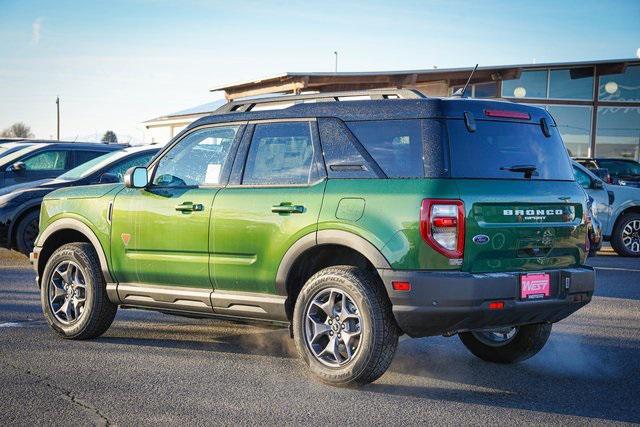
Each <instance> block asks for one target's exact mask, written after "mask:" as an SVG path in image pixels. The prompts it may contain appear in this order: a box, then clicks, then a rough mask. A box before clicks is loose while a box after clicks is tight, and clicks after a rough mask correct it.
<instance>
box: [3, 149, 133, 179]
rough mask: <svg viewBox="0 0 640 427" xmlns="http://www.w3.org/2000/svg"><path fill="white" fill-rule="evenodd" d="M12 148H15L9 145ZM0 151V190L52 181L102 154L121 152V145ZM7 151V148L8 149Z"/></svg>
mask: <svg viewBox="0 0 640 427" xmlns="http://www.w3.org/2000/svg"><path fill="white" fill-rule="evenodd" d="M12 144H15V145H12ZM1 147H2V148H5V149H8V150H11V151H10V152H8V153H5V154H4V155H3V154H2V149H1V148H0V188H3V187H8V186H11V185H14V184H22V183H25V182H30V181H37V180H40V179H45V178H55V177H57V176H60V175H62V174H63V173H65V172H67V171H69V170H71V169H73V168H75V167H76V166H80V165H81V164H83V163H85V162H88V161H89V160H91V159H95V158H96V157H98V156H101V155H103V154H105V153H108V152H111V151H116V150H122V149H123V148H125V147H126V146H125V145H121V144H97V143H88V142H38V141H36V142H17V143H10V144H3V145H2V146H1ZM7 147H10V148H7Z"/></svg>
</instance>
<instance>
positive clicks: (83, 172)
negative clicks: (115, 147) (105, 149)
mask: <svg viewBox="0 0 640 427" xmlns="http://www.w3.org/2000/svg"><path fill="white" fill-rule="evenodd" d="M126 154H127V153H123V152H122V151H112V152H110V153H107V154H103V155H102V156H99V157H96V158H95V159H93V160H89V161H88V162H86V163H83V164H81V165H80V166H78V167H77V168H73V169H71V170H70V171H69V172H67V173H64V174H62V175H60V176H59V177H58V179H62V180H64V181H75V180H76V179H80V178H84V177H85V176H89V175H91V174H92V173H94V172H95V171H97V170H99V169H101V168H103V167H104V166H106V165H108V164H109V163H111V162H112V161H114V160H117V159H119V158H120V157H123V155H126Z"/></svg>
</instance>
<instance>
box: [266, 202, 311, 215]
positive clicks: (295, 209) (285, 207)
mask: <svg viewBox="0 0 640 427" xmlns="http://www.w3.org/2000/svg"><path fill="white" fill-rule="evenodd" d="M271 212H274V213H279V214H285V213H303V212H304V206H300V205H292V204H291V203H280V204H279V205H276V206H271Z"/></svg>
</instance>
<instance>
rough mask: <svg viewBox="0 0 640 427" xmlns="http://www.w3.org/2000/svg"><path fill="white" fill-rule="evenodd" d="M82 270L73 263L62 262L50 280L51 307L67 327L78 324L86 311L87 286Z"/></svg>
mask: <svg viewBox="0 0 640 427" xmlns="http://www.w3.org/2000/svg"><path fill="white" fill-rule="evenodd" d="M86 283H87V282H86V280H85V275H84V273H83V271H82V268H80V266H79V265H78V264H76V263H75V262H73V261H62V262H61V263H59V264H58V265H57V266H56V268H55V269H54V270H53V274H52V275H51V279H50V280H49V285H48V286H49V288H48V296H49V307H50V308H51V312H52V313H53V315H54V316H55V318H56V319H57V320H58V321H59V322H60V323H63V324H65V325H69V324H72V323H76V322H77V321H78V320H80V318H81V317H82V314H83V313H84V311H85V303H86V300H87V284H86Z"/></svg>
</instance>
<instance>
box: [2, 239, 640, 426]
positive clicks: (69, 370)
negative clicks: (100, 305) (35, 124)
mask: <svg viewBox="0 0 640 427" xmlns="http://www.w3.org/2000/svg"><path fill="white" fill-rule="evenodd" d="M590 263H591V264H592V265H593V266H595V267H596V269H597V289H596V296H595V298H594V299H593V301H592V302H591V304H589V305H588V306H587V307H585V308H583V309H582V310H580V311H578V312H577V313H575V314H574V315H572V316H570V317H569V318H567V319H565V320H563V321H561V322H559V323H557V324H555V325H554V328H553V332H552V334H551V338H550V340H549V342H548V343H547V345H546V347H545V348H544V349H543V350H542V351H541V352H540V353H539V354H538V355H537V356H534V357H533V358H532V359H529V360H528V361H525V362H523V363H520V364H516V365H509V366H503V365H496V364H491V363H487V362H483V361H481V360H479V359H477V358H475V357H474V356H472V355H471V354H470V353H469V352H468V351H467V350H466V349H465V347H464V346H463V345H462V343H461V342H460V341H459V339H458V338H457V337H451V338H444V337H435V338H424V339H402V340H401V342H400V345H399V348H398V352H397V354H396V357H395V359H394V362H393V364H392V365H391V367H390V368H389V370H388V371H387V373H386V374H385V375H383V376H382V377H381V378H380V379H379V380H378V381H376V382H375V383H373V384H371V385H369V386H366V387H363V388H361V389H338V388H333V387H329V386H325V385H323V384H320V383H318V382H317V381H315V380H314V379H313V378H312V377H310V375H309V374H308V372H307V370H306V369H305V367H304V366H303V365H302V363H301V362H300V361H299V360H298V358H297V356H296V352H295V348H294V345H293V342H292V341H291V340H290V338H289V337H288V333H287V331H286V330H283V329H268V328H262V327H257V326H250V325H238V324H234V323H228V322H221V321H217V320H195V319H188V318H183V317H176V316H170V315H165V314H160V313H155V312H148V311H138V310H120V311H119V312H118V315H117V317H116V320H115V321H114V323H113V325H112V326H111V328H110V329H109V330H108V331H107V333H106V334H105V335H103V336H102V337H100V338H98V339H96V340H92V341H84V342H78V341H67V340H63V339H61V338H58V337H57V336H56V335H54V333H53V332H52V331H51V330H49V328H48V326H47V325H46V323H45V321H44V319H43V317H42V314H41V310H40V302H39V293H38V290H37V287H36V285H35V283H34V274H33V272H32V270H31V269H30V266H29V264H28V262H27V261H26V259H25V258H22V257H21V256H16V255H12V254H9V253H8V252H6V251H2V252H0V425H3V426H8V425H51V424H56V425H70V424H73V425H86V424H94V425H106V424H111V425H131V424H136V425H138V424H142V425H152V424H172V425H179V424H180V425H185V424H186V425H204V424H242V425H247V424H252V425H256V424H260V425H282V424H315V425H334V424H335V425H379V424H393V425H407V424H409V425H414V424H425V423H428V424H455V425H461V424H473V425H487V424H501V425H515V424H525V423H526V424H565V425H566V424H585V423H590V424H602V423H616V424H620V423H638V422H640V259H628V258H620V257H618V256H615V255H614V254H613V253H612V252H611V251H610V250H608V251H605V252H603V253H602V254H601V255H600V256H598V257H596V258H593V259H592V260H591V261H590Z"/></svg>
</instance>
